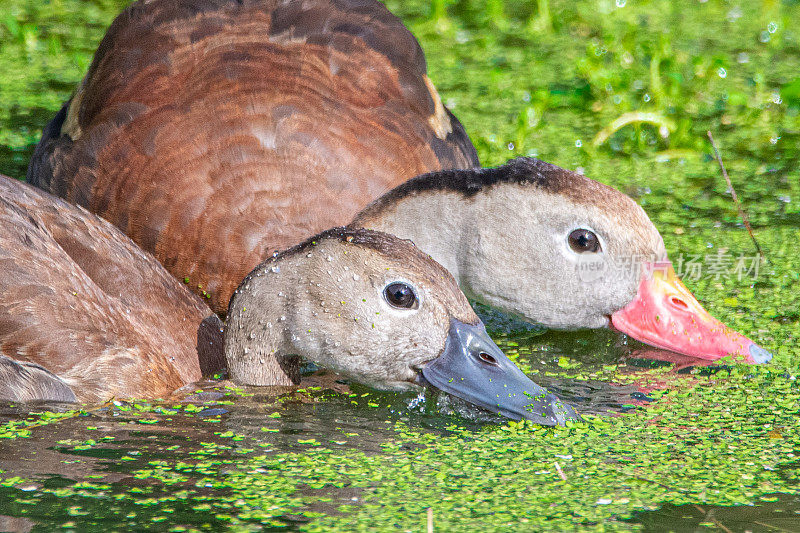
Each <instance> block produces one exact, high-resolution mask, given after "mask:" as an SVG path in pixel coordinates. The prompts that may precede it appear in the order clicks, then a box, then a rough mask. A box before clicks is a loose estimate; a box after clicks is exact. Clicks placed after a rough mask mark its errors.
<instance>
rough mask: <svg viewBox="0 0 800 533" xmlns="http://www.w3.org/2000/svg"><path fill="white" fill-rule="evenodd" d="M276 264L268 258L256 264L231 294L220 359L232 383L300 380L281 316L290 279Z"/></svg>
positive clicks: (282, 382) (272, 383)
mask: <svg viewBox="0 0 800 533" xmlns="http://www.w3.org/2000/svg"><path fill="white" fill-rule="evenodd" d="M282 266H285V265H279V264H278V263H273V262H272V261H268V262H266V263H264V264H262V265H260V266H259V267H257V268H256V269H255V270H254V271H253V272H251V273H250V274H249V275H248V276H247V278H245V280H244V281H243V282H242V284H241V285H240V286H239V288H238V289H237V291H236V293H235V294H234V295H233V298H232V299H231V304H230V308H229V309H228V317H227V323H226V328H225V358H226V360H227V364H228V372H229V374H230V377H231V379H232V380H233V381H235V382H236V383H240V384H243V385H258V386H270V385H283V386H291V385H296V384H298V383H299V382H300V359H299V357H298V356H297V355H295V354H296V353H297V351H296V350H295V349H294V347H293V345H292V342H291V332H290V331H289V329H288V324H287V319H286V314H287V312H288V309H287V305H288V302H287V297H286V295H288V294H289V293H290V292H289V289H290V288H291V287H292V285H291V284H292V280H290V279H288V277H289V276H287V275H285V274H283V273H281V267H282ZM286 270H291V269H288V268H284V271H286Z"/></svg>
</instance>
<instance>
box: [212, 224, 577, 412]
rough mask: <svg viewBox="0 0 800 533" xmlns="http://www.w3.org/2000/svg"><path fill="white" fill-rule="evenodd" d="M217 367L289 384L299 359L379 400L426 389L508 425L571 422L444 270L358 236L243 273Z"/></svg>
mask: <svg viewBox="0 0 800 533" xmlns="http://www.w3.org/2000/svg"><path fill="white" fill-rule="evenodd" d="M225 355H226V358H227V361H228V369H229V372H230V375H231V378H232V379H233V380H234V381H236V382H239V383H243V384H249V385H293V384H297V383H299V378H300V376H299V365H298V358H299V357H302V358H304V359H306V360H308V361H312V362H314V363H316V364H318V365H321V366H324V367H326V368H330V369H332V370H335V371H336V372H339V373H341V374H343V375H345V376H348V377H349V378H351V379H353V380H356V381H358V382H361V383H365V384H368V385H370V386H373V387H375V388H379V389H391V390H402V389H410V388H414V387H418V386H420V385H432V386H434V387H436V388H438V389H441V390H443V391H445V392H447V393H450V394H452V395H454V396H457V397H460V398H461V399H464V400H466V401H468V402H470V403H473V404H475V405H478V406H480V407H483V408H485V409H488V410H491V411H493V412H496V413H500V414H502V415H504V416H507V417H511V418H515V419H521V418H527V419H530V420H533V421H535V422H537V423H540V424H545V425H553V424H563V423H564V421H565V420H567V419H572V418H577V415H576V414H575V412H574V410H573V409H572V408H571V407H569V406H567V405H565V404H563V403H561V401H560V400H559V399H558V398H557V397H555V396H554V395H553V394H550V393H548V392H547V391H545V390H543V389H542V388H541V387H539V386H538V385H536V384H535V383H533V382H532V381H531V380H530V379H528V378H527V377H526V376H525V374H524V373H522V371H520V370H519V368H517V367H516V366H515V365H514V364H513V363H512V362H511V361H510V360H509V359H508V358H507V357H506V356H505V355H504V354H503V352H502V351H501V350H500V349H499V348H498V347H497V346H496V345H495V344H494V342H492V340H491V339H490V338H489V336H488V334H487V333H486V330H485V328H484V327H483V324H482V323H481V321H480V320H479V319H478V317H477V316H476V315H475V313H474V312H473V310H472V308H471V307H470V306H469V303H468V302H467V299H466V298H465V297H464V295H463V294H462V293H461V291H460V290H459V289H458V286H457V285H456V283H455V280H454V279H453V278H452V276H451V275H450V274H449V273H448V272H447V271H446V270H445V269H444V268H442V267H441V265H439V264H437V263H436V262H435V261H433V260H432V259H431V258H430V257H428V256H427V255H425V254H423V253H422V252H420V251H419V250H418V249H417V248H415V247H414V245H413V244H411V243H410V242H409V241H404V240H401V239H398V238H396V237H393V236H390V235H386V234H383V233H379V232H374V231H368V230H363V229H362V230H346V229H343V228H337V229H333V230H329V231H327V232H324V233H322V234H320V235H317V236H316V237H313V238H311V239H310V240H308V241H306V242H304V243H302V244H300V245H298V246H296V247H294V248H292V249H290V250H288V251H286V252H283V253H281V254H278V255H276V256H275V257H273V258H271V259H269V260H267V261H266V262H264V263H262V264H261V265H260V266H258V267H257V268H256V269H255V270H254V271H253V272H251V273H250V275H248V276H247V278H245V280H244V281H243V282H242V284H241V285H240V287H239V288H238V290H237V291H236V293H235V294H234V296H233V298H232V299H231V303H230V306H229V309H228V322H227V328H226V335H225Z"/></svg>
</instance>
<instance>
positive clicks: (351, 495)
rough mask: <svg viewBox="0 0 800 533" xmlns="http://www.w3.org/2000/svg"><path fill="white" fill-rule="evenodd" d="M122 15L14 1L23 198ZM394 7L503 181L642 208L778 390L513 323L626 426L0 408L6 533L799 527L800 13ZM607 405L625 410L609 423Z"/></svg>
mask: <svg viewBox="0 0 800 533" xmlns="http://www.w3.org/2000/svg"><path fill="white" fill-rule="evenodd" d="M123 4H124V2H119V1H114V0H93V1H91V2H79V1H77V0H53V1H50V2H46V3H34V2H28V1H23V0H0V75H1V76H2V80H3V81H2V83H0V172H2V173H6V174H9V175H11V176H14V177H17V178H21V177H23V176H24V172H25V167H26V164H27V160H28V158H29V156H30V153H31V151H32V149H33V145H34V143H35V142H36V140H37V138H38V136H39V133H40V130H41V128H42V126H43V125H44V124H45V122H46V121H47V120H48V119H49V118H50V117H51V116H52V115H53V114H54V113H55V112H56V111H57V110H58V108H59V107H60V105H61V102H62V101H64V100H65V99H66V98H68V97H69V95H70V93H71V91H72V89H73V87H74V85H75V84H76V83H77V82H78V81H79V80H80V78H81V77H82V75H83V73H84V72H85V70H86V68H87V67H88V64H89V62H90V60H91V56H92V53H93V51H94V49H95V48H96V46H97V44H98V43H99V40H100V38H101V37H102V34H103V32H104V31H105V28H106V27H107V25H108V24H109V23H110V22H111V20H112V19H113V17H114V15H116V13H117V12H118V11H119V10H120V9H121V8H122V6H123ZM388 5H389V7H390V9H392V10H393V11H394V12H395V13H397V14H398V15H400V16H401V17H402V18H403V19H404V21H405V22H406V24H407V25H408V26H409V28H410V29H411V30H412V32H413V33H414V34H415V35H416V36H417V37H418V38H419V40H420V42H421V44H422V46H423V48H424V49H425V51H426V54H427V58H428V64H429V70H430V74H431V78H432V79H433V80H434V81H435V83H436V85H437V87H438V89H439V92H440V94H441V95H442V98H443V99H444V101H445V103H447V104H448V105H449V106H450V107H451V108H452V110H453V111H454V112H455V113H456V115H457V116H458V117H459V118H460V119H461V121H462V122H463V123H464V125H465V127H466V128H467V131H468V132H469V134H470V136H471V138H472V139H473V141H474V142H475V144H476V146H477V148H478V152H479V155H480V157H481V160H482V161H483V163H484V164H487V165H493V164H499V163H502V162H504V161H505V160H506V159H508V158H510V157H512V156H516V155H531V156H537V157H540V158H542V159H544V160H547V161H550V162H553V163H556V164H559V165H561V166H564V167H566V168H570V169H578V170H579V171H582V172H584V173H586V174H587V175H589V176H592V177H594V178H596V179H599V180H600V181H603V182H604V183H608V184H609V185H612V186H614V187H617V188H619V189H621V190H622V191H624V192H626V193H628V194H630V195H631V196H633V197H634V198H636V199H637V201H639V203H640V204H641V205H642V206H643V207H644V208H645V210H646V211H647V212H648V214H649V215H650V217H651V218H652V219H653V221H654V222H655V223H656V225H657V226H658V227H659V229H660V230H661V232H662V234H663V236H664V239H665V243H666V245H667V249H668V250H669V252H670V255H671V257H672V259H673V261H674V262H675V264H676V268H678V270H679V271H681V272H682V274H683V277H684V280H685V281H686V283H687V285H688V286H689V287H690V289H691V290H692V291H693V292H694V293H695V294H696V295H697V296H698V297H699V299H700V300H701V301H703V302H704V303H705V304H706V306H707V308H708V309H709V311H710V312H711V313H712V314H714V315H715V316H717V317H718V318H720V319H721V320H723V321H724V322H726V323H727V324H729V325H731V326H732V327H733V328H734V329H737V330H739V331H742V332H743V333H745V334H748V336H751V337H752V338H754V340H756V341H758V342H759V343H760V344H762V345H764V347H766V348H767V349H770V350H772V351H773V352H774V353H775V359H774V360H773V362H772V363H771V364H770V367H769V368H749V367H743V366H733V367H730V368H727V369H723V370H720V371H713V372H712V371H703V372H697V371H694V372H690V373H688V374H676V372H675V369H674V368H673V366H671V365H667V366H658V365H655V364H652V365H651V364H649V363H645V362H643V361H642V360H636V361H629V362H627V363H626V364H620V357H621V356H622V355H626V354H634V355H635V353H636V351H637V350H638V349H640V348H641V346H638V347H637V346H636V345H635V343H628V342H627V341H625V340H623V339H620V338H619V337H618V336H615V335H613V334H610V333H604V332H595V333H577V334H575V333H573V334H569V335H567V334H563V333H552V332H550V333H545V334H542V332H541V331H540V330H538V329H536V328H533V329H530V328H528V329H525V330H524V331H523V330H520V331H515V332H514V333H513V334H509V333H504V331H506V330H510V329H514V328H510V327H508V323H506V322H502V321H500V322H497V323H495V325H494V326H492V325H491V324H490V329H491V327H495V328H497V335H496V337H497V339H498V340H499V344H500V346H501V347H502V348H503V349H504V350H505V351H506V352H508V353H509V355H510V356H511V357H512V358H514V359H515V360H516V361H517V362H518V363H519V364H520V366H522V367H523V368H525V370H526V371H527V372H529V373H531V374H532V375H533V377H534V379H535V380H536V381H537V382H539V383H541V384H543V385H546V386H548V387H552V388H554V389H555V390H557V392H559V393H560V394H562V395H563V396H564V397H565V398H568V399H569V400H570V401H575V402H576V403H577V404H578V405H579V406H581V407H582V408H583V411H584V412H593V411H604V410H607V409H608V408H609V406H611V405H613V406H615V407H614V410H616V411H623V412H625V411H626V412H625V413H624V414H616V415H613V416H608V415H605V416H591V415H587V417H586V418H587V422H586V423H584V424H579V425H574V426H571V427H569V428H559V429H544V428H535V427H529V426H526V425H520V424H508V425H503V426H496V425H486V424H478V423H474V422H468V421H464V420H461V419H459V418H457V417H455V416H450V417H448V416H442V415H441V414H439V413H437V412H434V413H432V414H431V413H428V408H429V405H427V404H428V403H430V401H429V400H428V401H426V402H422V403H419V402H417V401H411V400H410V399H409V398H401V399H400V400H397V399H393V398H392V397H391V396H387V395H382V394H378V393H374V392H368V393H367V392H364V390H362V389H358V388H357V387H354V388H353V389H354V390H353V391H352V392H350V393H331V392H325V391H321V390H309V391H306V392H303V393H299V394H298V395H289V396H286V397H282V398H279V399H278V400H276V399H274V398H271V399H265V398H262V397H260V396H259V395H258V394H256V395H255V396H253V392H252V391H246V390H238V389H237V390H234V389H223V390H221V391H220V392H219V393H216V396H214V399H208V398H209V397H208V396H203V394H204V393H199V394H198V395H197V398H196V399H194V400H193V402H195V403H189V402H186V401H183V402H180V403H169V402H134V403H124V402H118V405H109V406H102V407H99V408H89V407H85V408H84V409H83V410H76V409H74V406H73V407H67V408H64V407H63V406H50V407H51V408H53V410H56V411H57V410H58V409H56V407H58V408H60V409H61V411H60V412H53V413H49V412H42V413H38V414H31V413H28V412H25V411H18V410H15V409H11V408H3V409H2V413H0V416H2V420H3V425H2V426H0V469H1V470H2V472H0V502H3V503H2V505H0V515H5V517H1V516H0V525H3V526H4V527H5V524H7V522H4V520H18V522H15V523H17V524H23V523H24V524H28V522H25V520H29V521H30V523H38V524H40V527H41V529H42V530H49V529H52V528H53V527H56V526H64V527H66V528H74V529H77V530H81V531H92V530H94V531H100V530H103V531H106V530H109V529H113V528H129V529H136V530H148V529H149V530H159V531H163V530H170V529H171V530H173V531H183V530H192V529H219V528H221V527H230V528H233V529H240V530H246V529H249V528H252V527H255V526H263V525H267V526H274V527H276V528H289V529H302V530H307V531H320V530H337V529H338V530H347V531H353V530H374V529H378V528H382V529H401V530H412V531H419V530H421V529H423V528H424V525H425V510H426V508H427V507H432V508H433V513H434V522H435V524H436V527H437V529H438V530H441V531H459V530H461V531H472V530H488V529H491V528H509V527H511V526H512V525H513V526H515V527H517V528H519V527H520V526H523V527H524V528H525V529H531V530H542V529H551V530H553V529H561V530H572V529H577V528H585V529H607V530H617V529H619V530H626V529H636V528H638V527H640V524H647V527H649V528H669V527H678V526H676V525H675V524H681V527H683V525H686V524H689V525H687V527H692V528H694V527H697V525H698V524H701V523H704V524H706V525H708V527H712V528H713V527H717V528H719V529H721V530H724V529H723V528H725V527H727V528H728V529H736V528H733V527H731V526H730V523H728V524H727V525H726V523H724V518H723V516H728V515H724V514H723V513H718V514H717V515H716V516H717V518H713V517H712V518H708V516H710V515H709V513H707V511H708V509H709V507H708V506H712V505H751V504H754V505H756V506H757V507H755V508H754V507H746V509H754V510H755V509H759V508H763V507H769V506H770V505H773V503H772V500H776V499H777V500H778V501H779V502H786V503H785V505H786V506H789V512H790V513H793V512H794V511H797V510H800V503H798V502H796V501H794V500H787V499H786V497H785V496H784V495H783V494H782V493H794V494H796V493H797V488H798V482H800V480H798V468H797V466H798V463H797V461H798V454H800V435H799V434H798V430H797V418H798V415H800V412H799V411H800V401H799V400H800V391H798V387H797V382H796V380H795V376H796V375H797V374H798V371H799V370H800V350H798V348H797V339H798V337H800V324H799V323H798V320H800V290H798V281H800V273H799V272H798V269H797V265H798V264H800V251H798V247H797V246H796V245H795V243H796V242H797V240H798V238H800V231H799V230H798V227H799V226H800V179H798V174H800V169H799V168H798V161H800V78H799V77H798V73H799V72H800V31H799V30H798V28H797V25H796V24H795V23H794V21H797V20H800V4H798V3H797V2H789V1H787V2H764V3H757V2H739V3H737V2H722V1H715V0H711V1H709V2H694V1H688V0H681V1H669V0H654V1H652V2H648V3H646V4H640V3H631V2H624V1H622V2H621V1H617V2H616V3H615V2H611V1H608V0H577V1H574V2H560V1H559V2H546V1H539V2H523V1H522V0H506V1H498V0H435V1H433V2H431V3H430V5H429V4H428V3H426V2H422V1H421V0H411V1H406V2H398V1H394V0H392V1H390V2H389V4H388ZM707 130H711V131H712V132H713V133H714V136H715V138H716V140H717V142H718V143H719V144H720V146H721V149H722V155H723V158H724V160H725V163H726V166H727V167H728V169H729V171H730V173H731V177H732V179H733V182H734V184H735V186H736V188H737V192H738V193H739V197H740V199H741V200H742V203H743V204H744V206H745V208H746V209H747V210H748V211H749V213H750V218H751V221H752V223H753V226H754V229H755V233H756V237H757V238H758V240H759V242H760V244H761V247H762V248H763V249H764V251H765V254H766V256H767V257H768V260H769V262H768V263H766V264H758V265H757V267H758V268H757V272H756V271H755V269H756V268H755V266H754V265H753V263H752V261H751V262H744V263H742V264H741V265H740V266H741V267H742V268H743V269H742V268H739V269H738V270H737V269H736V265H737V263H738V261H739V258H741V257H745V258H748V257H752V256H754V255H755V253H754V250H753V247H752V244H751V242H750V241H749V237H748V236H747V234H746V232H745V231H744V230H743V228H742V227H741V224H740V220H739V218H738V214H737V211H736V208H735V206H734V205H733V204H732V203H731V200H730V196H729V194H728V192H727V190H726V185H725V183H724V181H723V180H722V178H721V177H720V175H719V170H718V167H717V165H716V163H715V162H714V161H713V159H712V158H711V150H710V147H709V146H708V144H707V140H706V135H705V132H706V131H707ZM698 265H699V268H698ZM603 387H605V388H606V389H613V391H612V392H614V391H616V392H614V395H612V396H613V397H612V398H611V400H608V401H605V400H604V401H603V402H604V403H603V402H601V403H602V405H601V407H600V408H595V407H596V406H595V403H594V400H593V399H592V398H593V397H592V394H595V393H597V391H598V390H601V391H602V390H604V389H603ZM364 394H366V396H364ZM298 398H299V399H298ZM408 405H412V406H414V409H409V408H408ZM454 423H457V425H451V424H454ZM556 463H557V464H558V467H556ZM559 470H560V471H561V473H563V474H564V477H565V478H566V479H565V480H564V479H562V477H561V475H560V474H559ZM793 502H794V503H793ZM667 504H668V505H667ZM684 504H685V505H686V506H687V507H681V506H682V505H684ZM665 505H666V507H664V509H662V510H661V511H658V513H654V514H651V515H647V514H646V513H645V514H642V512H646V511H648V510H653V509H656V508H659V507H662V506H665ZM782 505H783V504H782ZM791 506H794V507H791ZM684 509H686V511H683V510H684ZM659 513H661V514H659ZM676 513H678V514H681V516H689V517H692V516H694V515H695V514H696V515H697V516H696V517H694V518H692V519H691V520H692V521H691V522H688V523H685V522H679V521H678V519H677V518H676V517H675V516H676V515H675V514H676ZM647 516H651V517H654V518H652V520H655V521H656V522H653V521H650V520H651V519H649V518H647ZM659 516H660V517H663V518H657V517H659ZM7 517H14V518H7ZM631 517H633V518H631ZM629 519H630V520H629ZM658 520H661V521H660V522H659V521H658ZM686 520H689V519H688V518H687V519H686ZM788 520H791V517H790V518H789V519H788ZM795 520H796V515H795ZM20 521H21V522H20ZM760 521H761V522H762V523H766V524H767V527H769V521H766V522H764V521H763V520H760ZM745 522H746V521H745ZM787 524H788V525H787ZM759 527H760V526H759ZM775 527H780V528H783V529H784V530H793V529H795V530H796V529H798V527H797V522H791V523H790V522H787V521H786V519H784V521H783V522H780V524H776V525H775Z"/></svg>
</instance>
